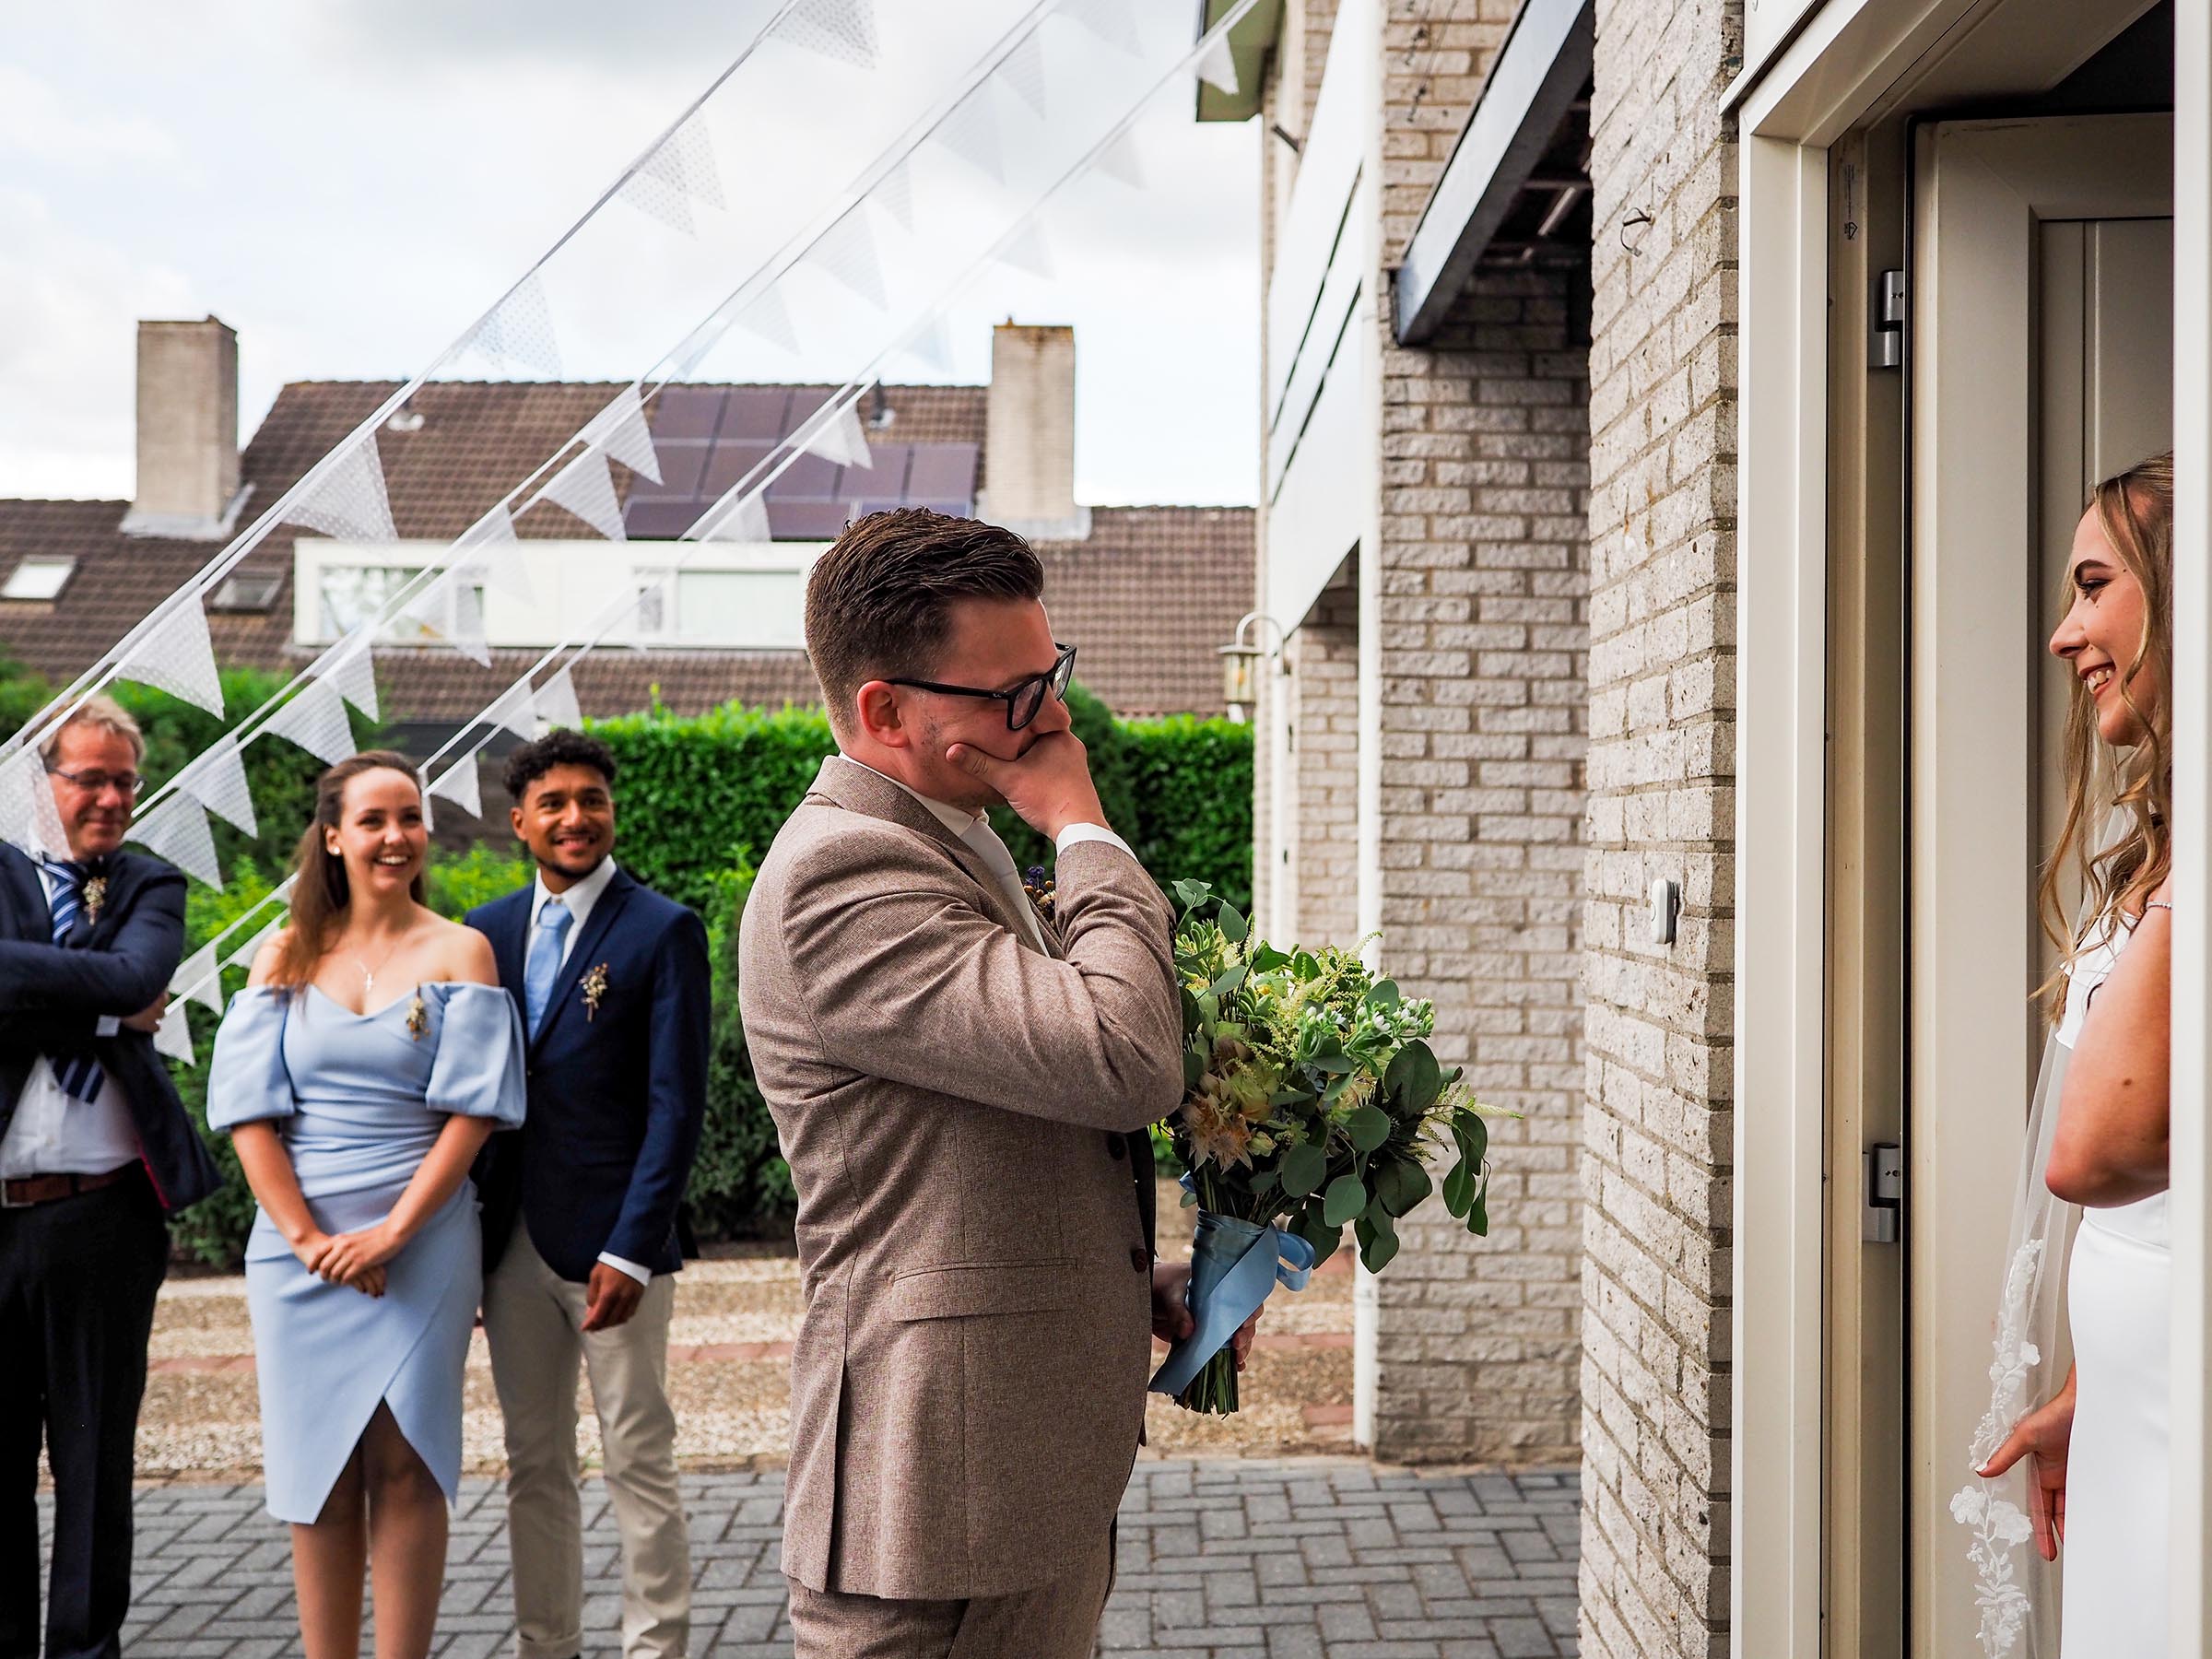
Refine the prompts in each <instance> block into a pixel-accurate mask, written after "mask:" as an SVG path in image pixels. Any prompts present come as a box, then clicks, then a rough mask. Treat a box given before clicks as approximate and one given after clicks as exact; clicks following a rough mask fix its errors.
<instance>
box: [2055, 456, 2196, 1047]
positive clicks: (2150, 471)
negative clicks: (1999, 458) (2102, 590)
mask: <svg viewBox="0 0 2212 1659" xmlns="http://www.w3.org/2000/svg"><path fill="white" fill-rule="evenodd" d="M2088 511H2090V512H2095V513H2096V514H2097V523H2098V525H2099V527H2100V528H2101V529H2102V530H2103V532H2104V539H2105V540H2106V541H2107V542H2109V543H2111V544H2112V552H2113V554H2114V555H2115V556H2116V557H2117V558H2118V559H2119V560H2120V564H2121V568H2122V569H2124V571H2126V572H2127V573H2128V574H2129V575H2130V576H2132V577H2134V578H2135V579H2136V585H2137V586H2139V587H2140V588H2141V589H2142V590H2143V638H2142V639H2141V641H2138V642H2137V644H2136V653H2135V658H2134V660H2133V661H2131V662H2130V663H2128V664H2127V665H2126V666H2125V668H2124V670H2123V671H2122V672H2121V673H2120V674H2119V676H2118V677H2117V678H2118V691H2119V695H2120V700H2121V701H2122V702H2124V703H2125V704H2126V706H2127V708H2128V711H2129V712H2131V713H2133V714H2134V715H2135V717H2136V722H2137V724H2139V726H2140V727H2141V729H2142V731H2143V734H2144V735H2143V739H2142V741H2141V742H2140V743H2138V744H2136V746H2135V747H2133V748H2129V749H2115V748H2113V747H2112V746H2110V745H2108V744H2106V743H2105V742H2104V741H2103V739H2102V738H2101V737H2100V735H2098V731H2097V705H2096V701H2095V700H2094V699H2093V698H2091V697H2090V695H2089V689H2088V685H2087V683H2086V682H2084V681H2083V680H2082V679H2080V678H2079V677H2076V678H2075V680H2074V685H2073V688H2072V690H2071V691H2070V692H2069V693H2068V701H2067V704H2066V724H2065V737H2064V739H2063V740H2062V745H2061V753H2062V756H2063V759H2064V762H2065V780H2066V815H2065V826H2064V828H2062V829H2061V830H2059V834H2058V841H2057V844H2056V845H2054V846H2053V848H2052V849H2051V856H2050V858H2049V859H2048V860H2046V861H2045V863H2044V865H2043V878H2042V883H2041V888H2040V889H2039V891H2038V895H2037V905H2036V908H2037V911H2038V912H2039V913H2040V916H2041V922H2042V924H2043V932H2044V934H2045V935H2047V936H2048V937H2049V938H2050V940H2051V942H2052V943H2053V945H2055V946H2057V947H2058V949H2059V951H2060V953H2061V958H2062V962H2064V963H2070V962H2071V961H2072V960H2073V959H2074V957H2075V955H2076V953H2077V951H2078V950H2079V949H2080V948H2081V947H2082V946H2083V945H2084V944H2087V943H2088V942H2089V941H2090V940H2091V939H2092V938H2096V937H2101V936H2102V935H2103V932H2104V929H2103V928H2102V927H2101V926H2100V925H2098V924H2100V923H2101V922H2103V921H2104V920H2105V919H2106V918H2108V917H2111V916H2112V915H2113V914H2114V913H2115V912H2127V913H2131V914H2133V913H2136V912H2140V911H2141V909H2142V901H2143V900H2145V899H2147V898H2148V897H2149V896H2150V895H2151V893H2152V892H2154V891H2155V890H2156V889H2157V888H2158V886H2159V883H2160V882H2161V881H2164V880H2165V879H2166V872H2167V868H2168V866H2169V865H2170V864H2171V862H2172V855H2173V843H2172V830H2171V823H2172V818H2173V811H2172V808H2173V745H2172V733H2173V712H2172V710H2173V453H2172V452H2171V450H2170V451H2168V452H2167V453H2164V454H2162V455H2153V456H2151V457H2150V459H2149V460H2147V461H2143V462H2139V463H2138V464H2136V465H2134V466H2131V467H2129V468H2128V469H2127V470H2126V471H2125V472H2124V473H2120V474H2118V475H2117V476H2115V477H2110V478H2107V479H2105V481H2104V482H2103V483H2101V484H2100V485H2098V486H2097V488H2095V489H2094V490H2092V491H2091V492H2090V494H2089V501H2088ZM2073 590H2074V582H2073V573H2072V571H2070V570H2069V571H2068V572H2067V578H2066V589H2065V594H2064V595H2063V600H2062V602H2063V603H2064V604H2065V605H2066V606H2072V604H2073V602H2074V592H2073ZM2145 668H2148V669H2149V671H2150V672H2149V683H2150V685H2151V687H2152V698H2153V700H2152V703H2151V706H2150V707H2149V708H2147V709H2143V708H2138V707H2136V702H2135V700H2134V699H2133V698H2131V697H2130V696H2129V695H2128V688H2129V686H2131V685H2132V684H2133V683H2134V681H2135V678H2136V674H2137V673H2139V672H2140V671H2142V670H2143V669H2145ZM2102 825H2112V826H2116V827H2118V828H2120V831H2121V832H2120V834H2119V837H2118V839H2117V840H2115V841H2112V842H2110V843H2109V844H2108V845H2105V846H2101V847H2097V846H2093V845H2092V841H2093V839H2094V838H2095V837H2096V836H2098V835H2099V834H2100V833H2102V831H2101V830H2100V829H2099V826H2102ZM2069 875H2072V876H2074V877H2077V878H2078V879H2079V881H2080V883H2081V893H2082V907H2081V912H2080V914H2081V915H2083V916H2087V917H2089V918H2091V924H2090V925H2089V926H2088V928H2086V929H2083V930H2081V932H2080V934H2079V936H2078V937H2077V931H2076V929H2077V923H2078V918H2077V917H2076V916H2070V915H2068V914H2067V913H2066V910H2065V902H2064V900H2065V885H2066V877H2068V876H2069ZM2040 994H2041V996H2042V997H2043V999H2044V1004H2045V1008H2046V1011H2047V1012H2048V1013H2049V1015H2050V1017H2051V1019H2052V1021H2053V1023H2054V1024H2055V1023H2056V1022H2057V1020H2058V1018H2060V1016H2061V1015H2062V1014H2063V1013H2064V1012H2065V994H2066V993H2065V967H2064V966H2063V965H2062V967H2061V968H2060V970H2059V971H2058V972H2056V973H2054V974H2053V975H2052V976H2051V978H2050V979H2049V980H2047V981H2046V982H2044V984H2043V986H2042V989H2041V993H2040Z"/></svg>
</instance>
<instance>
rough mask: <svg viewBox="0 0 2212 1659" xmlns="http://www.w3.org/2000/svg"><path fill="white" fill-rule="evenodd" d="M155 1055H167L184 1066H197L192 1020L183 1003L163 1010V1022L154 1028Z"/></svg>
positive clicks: (198, 1058)
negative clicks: (193, 1045)
mask: <svg viewBox="0 0 2212 1659" xmlns="http://www.w3.org/2000/svg"><path fill="white" fill-rule="evenodd" d="M154 1053H157V1054H167V1055H168V1056H169V1057H170V1058H171V1060H174V1061H177V1062H178V1063H179V1064H181V1065H198V1064H199V1062H200V1057H199V1055H197V1054H195V1053H193V1052H192V1018H191V1017H190V1016H189V1015H187V1014H186V1013H185V1011H184V1005H183V1004H182V1003H171V1004H170V1005H169V1006H168V1007H166V1008H164V1009H162V1010H161V1022H160V1024H159V1025H157V1026H156V1027H155V1028H154Z"/></svg>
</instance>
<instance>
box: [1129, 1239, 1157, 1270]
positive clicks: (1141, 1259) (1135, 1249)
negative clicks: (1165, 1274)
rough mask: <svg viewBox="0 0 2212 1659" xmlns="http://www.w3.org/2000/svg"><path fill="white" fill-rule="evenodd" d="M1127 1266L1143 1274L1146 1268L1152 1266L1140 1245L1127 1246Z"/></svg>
mask: <svg viewBox="0 0 2212 1659" xmlns="http://www.w3.org/2000/svg"><path fill="white" fill-rule="evenodd" d="M1129 1265H1130V1266H1132V1267H1134V1268H1135V1269H1136V1270H1137V1271H1138V1272H1139V1273H1142V1272H1144V1270H1145V1269H1146V1268H1147V1267H1149V1266H1151V1265H1152V1264H1151V1262H1150V1261H1149V1260H1148V1259H1147V1254H1146V1252H1145V1247H1144V1246H1143V1245H1142V1244H1132V1245H1131V1246H1129Z"/></svg>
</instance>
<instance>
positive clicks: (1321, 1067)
mask: <svg viewBox="0 0 2212 1659" xmlns="http://www.w3.org/2000/svg"><path fill="white" fill-rule="evenodd" d="M1306 1064H1307V1065H1310V1066H1312V1068H1313V1069H1314V1070H1315V1071H1317V1072H1328V1073H1330V1074H1332V1075H1334V1076H1341V1075H1344V1074H1347V1073H1349V1072H1351V1071H1353V1070H1354V1069H1355V1068H1357V1067H1358V1065H1359V1062H1358V1061H1357V1060H1355V1059H1353V1058H1352V1057H1351V1056H1350V1055H1349V1054H1316V1055H1314V1056H1313V1058H1312V1059H1311V1060H1309V1061H1307V1062H1306Z"/></svg>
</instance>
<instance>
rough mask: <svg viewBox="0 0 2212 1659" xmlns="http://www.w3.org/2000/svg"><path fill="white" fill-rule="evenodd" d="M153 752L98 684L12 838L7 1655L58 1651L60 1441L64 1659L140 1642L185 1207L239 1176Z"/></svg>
mask: <svg viewBox="0 0 2212 1659" xmlns="http://www.w3.org/2000/svg"><path fill="white" fill-rule="evenodd" d="M145 750H146V744H145V739H144V738H143V737H142V736H141V735H140V734H139V731H138V726H137V723H136V722H135V721H134V720H133V719H132V718H131V716H130V715H129V713H128V712H125V711H124V709H123V708H122V707H121V706H119V705H118V704H116V703H115V702H113V701H112V700H109V699H107V698H104V697H95V698H91V699H88V700H86V701H85V702H84V703H83V704H82V705H81V706H80V707H78V708H77V709H76V711H75V712H73V713H72V714H71V715H70V717H69V718H68V720H67V721H65V723H64V724H62V725H61V726H60V727H59V728H57V729H56V730H55V731H54V732H53V734H52V735H50V736H49V737H48V738H47V740H46V742H45V745H44V747H43V748H42V750H41V754H42V758H43V759H44V761H45V767H46V773H47V780H48V782H50V784H51V785H52V787H53V806H54V816H53V818H46V815H44V814H42V813H41V815H40V817H41V819H44V820H45V827H44V829H43V830H42V831H37V832H34V835H33V838H32V839H33V842H34V844H33V845H31V846H30V847H29V848H28V849H25V848H18V847H15V846H10V845H6V844H4V843H0V1659H36V1655H37V1653H38V1652H39V1623H40V1620H39V1602H40V1596H39V1520H38V1504H37V1498H38V1482H39V1447H40V1443H41V1440H43V1441H44V1443H45V1448H46V1455H47V1460H48V1462H49V1463H50V1464H51V1465H53V1481H54V1527H53V1575H52V1579H51V1586H50V1590H49V1593H48V1595H47V1598H46V1618H45V1633H46V1654H47V1659H109V1656H111V1655H114V1654H119V1653H122V1651H123V1648H122V1641H121V1634H122V1630H123V1621H124V1614H125V1613H126V1612H127V1611H128V1610H129V1607H130V1597H131V1544H132V1529H131V1477H132V1473H133V1451H134V1446H135V1441H136V1438H137V1431H138V1404H139V1399H140V1396H141V1395H142V1394H144V1393H145V1390H146V1349H147V1338H148V1336H149V1335H151V1333H152V1330H153V1321H154V1298H155V1293H156V1292H157V1291H158V1290H159V1288H160V1285H161V1280H162V1277H163V1275H164V1274H165V1273H166V1272H167V1269H168V1263H169V1230H168V1227H167V1225H166V1223H165V1219H164V1218H165V1216H166V1214H167V1213H168V1212H169V1211H171V1210H174V1209H179V1208H182V1206H185V1205H188V1204H192V1203H195V1202H196V1201H198V1200H199V1199H201V1198H204V1197H206V1195H207V1194H209V1193H211V1192H213V1191H214V1190H215V1189H216V1188H217V1187H218V1185H219V1184H221V1177H220V1175H219V1174H218V1171H217V1170H216V1167H215V1163H214V1161H213V1159H210V1158H209V1157H208V1155H207V1150H206V1147H204V1146H203V1145H201V1143H200V1139H199V1136H198V1135H196V1134H194V1131H193V1127H192V1123H191V1120H190V1119H189V1118H188V1117H187V1116H186V1115H185V1112H184V1107H183V1103H182V1101H181V1100H179V1099H178V1096H177V1091H176V1088H175V1085H174V1084H172V1083H171V1080H170V1077H169V1071H168V1068H167V1067H166V1066H165V1065H163V1064H162V1062H161V1059H160V1057H159V1055H158V1054H156V1053H155V1052H154V1047H153V1037H152V1033H153V1030H154V1028H155V1026H156V1025H158V1024H159V1022H160V1018H161V1013H162V1008H163V1006H164V1004H165V1003H166V1002H167V1001H168V987H169V981H170V976H171V974H173V973H175V972H176V971H177V963H178V960H179V959H181V958H182V955H183V949H184V877H182V875H180V874H179V873H178V872H177V871H176V870H175V869H173V868H172V867H171V866H170V865H167V864H164V863H163V862H162V861H161V860H159V859H158V858H151V857H147V856H145V855H143V854H137V853H125V852H124V851H123V850H122V849H123V841H124V835H125V834H126V833H127V832H128V830H129V829H130V822H131V809H132V806H134V804H135V802H136V800H137V796H138V789H139V782H140V780H139V775H138V767H139V764H140V762H141V760H142V759H143V757H144V755H145ZM56 840H58V841H60V842H61V843H62V844H61V845H59V846H55V845H49V844H46V843H48V842H50V841H56Z"/></svg>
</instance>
